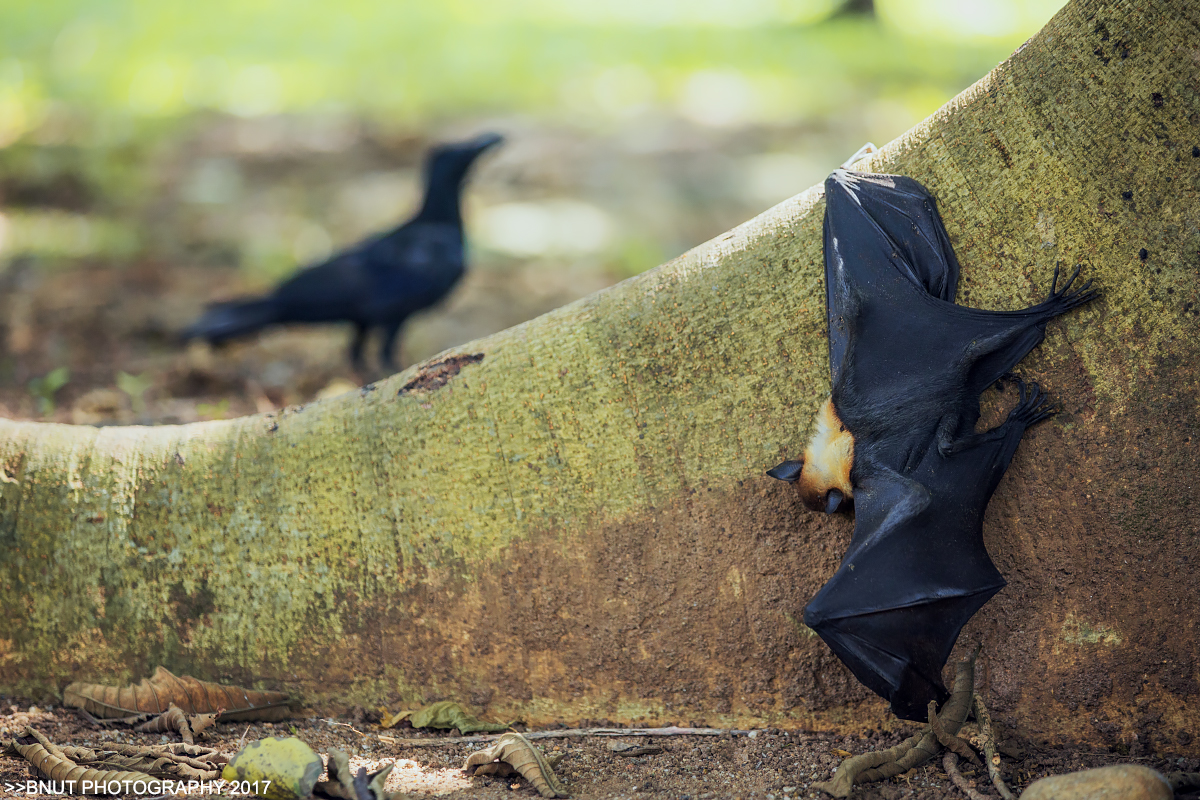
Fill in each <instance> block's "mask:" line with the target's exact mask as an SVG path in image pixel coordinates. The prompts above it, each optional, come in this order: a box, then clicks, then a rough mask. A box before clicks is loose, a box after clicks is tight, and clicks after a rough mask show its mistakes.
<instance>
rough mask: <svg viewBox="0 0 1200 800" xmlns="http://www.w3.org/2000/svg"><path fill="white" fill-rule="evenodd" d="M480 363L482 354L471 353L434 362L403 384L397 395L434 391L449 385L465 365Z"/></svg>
mask: <svg viewBox="0 0 1200 800" xmlns="http://www.w3.org/2000/svg"><path fill="white" fill-rule="evenodd" d="M480 361H483V353H471V354H469V355H464V356H450V357H449V358H443V359H442V360H441V361H437V362H434V363H433V364H430V365H429V366H427V367H422V368H421V371H420V372H418V373H417V377H415V378H413V379H412V380H411V381H409V382H408V383H406V384H404V386H403V387H401V389H400V391H399V393H398V394H399V395H406V394H408V393H409V392H433V391H436V390H438V389H440V388H442V387H443V386H445V385H446V384H447V383H449V382H450V379H451V378H453V377H454V376H455V375H457V374H458V373H459V372H460V371H461V370H462V368H463V367H465V366H466V365H467V364H478V363H479V362H480Z"/></svg>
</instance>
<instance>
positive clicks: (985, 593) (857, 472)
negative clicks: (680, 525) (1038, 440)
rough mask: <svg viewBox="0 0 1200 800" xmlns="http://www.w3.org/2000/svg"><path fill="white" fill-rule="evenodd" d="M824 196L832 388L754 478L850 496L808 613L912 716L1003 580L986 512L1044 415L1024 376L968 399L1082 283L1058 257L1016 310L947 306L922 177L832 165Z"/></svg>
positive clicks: (949, 260) (1084, 296) (844, 499)
mask: <svg viewBox="0 0 1200 800" xmlns="http://www.w3.org/2000/svg"><path fill="white" fill-rule="evenodd" d="M825 197H826V211H825V276H826V297H827V302H828V313H829V351H830V371H831V375H832V379H833V390H832V395H831V397H830V400H829V401H828V403H827V404H826V405H825V406H824V407H823V408H822V409H821V410H820V411H819V413H818V419H817V422H816V425H815V433H814V436H813V439H812V441H811V442H810V444H809V446H808V448H807V449H806V451H805V458H804V459H803V460H802V461H789V462H784V463H783V464H780V465H779V466H777V467H775V468H774V469H772V470H771V471H770V473H769V474H771V475H772V476H773V477H777V478H780V479H782V480H787V481H791V482H794V483H795V485H796V487H797V489H798V490H799V492H800V494H801V496H802V497H803V499H804V501H805V503H806V504H807V505H808V506H809V507H810V508H813V509H816V510H824V511H826V512H830V513H832V512H833V511H836V510H838V509H839V508H842V509H845V508H846V507H847V506H848V505H849V502H850V501H852V502H853V504H854V509H855V527H854V536H853V539H852V541H851V544H850V548H849V550H848V551H847V552H846V555H845V557H844V558H843V560H842V564H841V567H840V568H839V569H838V571H837V573H836V574H835V575H834V577H833V578H832V579H831V580H830V581H829V583H827V584H826V585H825V586H824V587H823V588H822V589H821V591H820V592H818V593H817V596H816V597H815V598H814V599H813V601H812V602H811V603H810V604H809V606H808V607H807V608H806V609H805V615H804V618H805V622H806V624H808V625H809V627H811V628H812V629H813V630H815V631H816V632H817V633H818V634H820V636H821V637H822V638H823V639H824V640H825V641H826V642H827V643H828V644H829V646H830V647H831V649H833V651H834V652H835V653H837V655H838V656H839V657H840V658H841V659H842V661H843V662H845V663H846V664H847V665H848V666H849V667H850V668H851V670H853V671H854V673H855V675H857V676H858V678H859V679H860V680H861V681H863V683H865V684H866V685H867V686H868V687H870V688H871V689H872V690H874V691H875V692H877V693H879V694H880V695H882V696H883V697H885V698H887V699H889V700H890V701H891V702H892V708H893V710H894V711H895V712H896V713H897V715H899V716H901V717H904V718H906V719H920V720H923V719H925V716H926V706H927V704H928V702H929V701H930V700H937V701H939V702H941V701H943V700H945V698H946V689H945V686H944V684H943V683H942V678H941V670H942V667H943V666H944V664H945V662H946V659H947V658H948V657H949V655H950V650H951V649H952V648H953V646H954V642H955V640H956V639H957V638H958V633H959V631H960V630H961V628H962V626H963V625H964V624H965V623H966V621H967V620H968V619H969V618H970V617H971V615H972V614H974V613H975V612H976V611H977V610H978V609H979V608H980V607H981V606H982V605H983V604H984V603H985V602H987V600H988V598H990V597H991V596H992V595H993V594H995V593H996V592H997V591H999V590H1000V588H1001V587H1003V586H1004V579H1003V578H1002V577H1001V576H1000V574H999V572H997V570H996V568H995V566H994V565H993V564H992V562H991V559H990V558H989V557H988V554H987V551H986V550H985V549H984V546H983V538H982V519H983V512H984V510H985V509H986V508H987V503H988V500H989V499H990V498H991V496H992V492H993V491H994V490H995V488H996V486H997V484H998V483H999V481H1000V478H1001V477H1002V476H1003V474H1004V471H1005V469H1007V467H1008V464H1009V461H1010V460H1011V459H1012V456H1013V454H1014V453H1015V452H1016V448H1017V445H1018V444H1019V443H1020V440H1021V436H1022V434H1023V433H1024V431H1025V428H1026V427H1028V426H1029V425H1031V424H1033V423H1034V422H1037V421H1039V420H1041V419H1043V418H1044V417H1046V416H1048V415H1049V413H1050V412H1049V411H1048V410H1047V409H1046V408H1045V407H1044V405H1043V403H1044V397H1043V395H1042V394H1041V392H1040V391H1039V390H1038V389H1037V387H1036V386H1034V387H1032V390H1031V391H1028V392H1027V391H1026V387H1025V385H1024V384H1023V383H1022V384H1021V401H1020V403H1019V404H1018V406H1017V408H1016V409H1014V410H1013V411H1012V413H1011V414H1010V415H1009V418H1008V419H1007V421H1005V422H1004V423H1003V424H1001V425H1000V426H998V427H997V428H995V429H993V430H990V431H987V432H984V433H976V432H975V425H976V423H977V422H978V421H979V395H980V394H981V393H982V392H983V391H984V389H986V388H987V387H989V386H991V385H992V384H994V383H995V382H996V381H997V380H999V379H1000V378H1002V377H1003V376H1005V375H1006V374H1007V373H1008V371H1009V370H1010V369H1012V367H1014V366H1015V365H1016V364H1017V362H1019V361H1020V360H1021V359H1022V358H1024V357H1025V355H1026V354H1027V353H1028V352H1029V351H1030V350H1032V349H1033V348H1034V347H1036V346H1037V345H1038V344H1039V343H1040V342H1041V341H1042V339H1043V337H1044V336H1045V327H1046V323H1047V322H1049V321H1050V320H1051V319H1053V318H1054V317H1056V316H1058V315H1059V314H1062V313H1065V312H1066V311H1068V310H1070V309H1071V308H1074V307H1076V306H1078V305H1081V304H1083V303H1086V302H1088V301H1090V300H1091V299H1092V298H1093V297H1095V296H1096V293H1095V292H1094V291H1091V290H1090V288H1089V285H1088V284H1085V285H1084V286H1082V287H1080V288H1078V289H1076V290H1074V291H1072V290H1071V285H1072V284H1073V283H1074V280H1075V276H1072V278H1071V279H1070V280H1068V281H1067V283H1066V285H1065V286H1064V287H1063V288H1062V289H1061V290H1059V289H1058V287H1057V270H1056V272H1055V285H1054V287H1052V289H1051V291H1050V296H1049V297H1048V298H1047V299H1046V300H1045V301H1044V302H1042V303H1039V304H1038V305H1035V306H1032V307H1030V308H1027V309H1024V310H1021V311H983V310H978V309H972V308H966V307H964V306H959V305H955V303H954V294H955V291H956V288H957V285H958V272H959V266H958V261H957V259H956V258H955V256H954V251H953V249H952V248H951V247H950V243H949V240H948V239H947V237H946V232H945V228H944V227H943V226H942V222H941V219H940V218H939V216H938V214H937V210H936V207H935V203H934V199H933V197H932V196H931V195H930V194H929V193H928V192H926V191H925V189H924V188H923V187H922V186H921V185H920V184H919V183H917V182H916V181H914V180H912V179H911V178H905V177H900V176H892V175H863V174H858V173H853V172H847V171H845V170H838V171H836V172H834V173H833V174H832V175H831V176H830V177H829V179H828V180H827V181H826V182H825ZM1077 272H1078V271H1077ZM1014 380H1015V379H1014ZM1018 382H1019V381H1018Z"/></svg>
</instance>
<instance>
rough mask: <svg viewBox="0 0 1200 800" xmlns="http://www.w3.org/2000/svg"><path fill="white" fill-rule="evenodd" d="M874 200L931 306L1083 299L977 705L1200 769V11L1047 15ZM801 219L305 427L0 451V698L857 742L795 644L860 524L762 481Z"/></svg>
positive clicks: (1109, 8) (1041, 437) (939, 122)
mask: <svg viewBox="0 0 1200 800" xmlns="http://www.w3.org/2000/svg"><path fill="white" fill-rule="evenodd" d="M869 168H870V169H872V170H874V171H886V172H898V173H903V174H907V175H911V176H913V177H915V178H917V179H918V180H920V181H921V182H923V183H924V184H925V185H926V186H928V187H929V188H930V190H931V191H932V192H933V193H934V194H935V195H936V196H937V197H938V199H939V204H940V208H941V212H942V216H943V219H944V220H945V223H946V225H947V228H948V229H949V232H950V236H951V240H952V242H953V244H954V246H955V247H956V249H957V252H958V254H959V258H960V260H961V261H962V263H963V278H962V282H961V286H960V289H959V298H958V299H959V302H961V303H964V304H969V305H973V306H979V307H986V308H1016V307H1021V306H1025V305H1029V304H1031V303H1033V302H1035V301H1037V300H1038V299H1040V298H1041V297H1042V296H1043V295H1044V294H1045V293H1046V291H1047V288H1048V285H1049V281H1050V275H1051V272H1052V270H1053V268H1054V265H1055V263H1057V262H1060V261H1061V262H1064V264H1065V265H1068V266H1073V265H1074V264H1076V263H1082V264H1083V265H1084V271H1085V273H1086V275H1087V276H1088V277H1094V278H1096V280H1097V283H1098V284H1100V285H1101V286H1102V287H1103V289H1104V292H1105V295H1104V298H1103V299H1102V300H1101V301H1099V302H1097V303H1094V304H1092V305H1090V306H1088V307H1086V308H1084V309H1082V310H1080V311H1078V312H1074V313H1072V314H1071V315H1069V316H1067V317H1066V318H1064V319H1061V320H1058V321H1056V322H1054V323H1052V324H1051V326H1050V330H1049V335H1048V337H1047V340H1046V343H1045V344H1044V345H1043V347H1042V348H1041V349H1040V350H1038V351H1036V352H1035V353H1034V354H1033V355H1031V356H1030V357H1029V358H1028V359H1027V360H1026V361H1025V362H1024V363H1023V364H1022V365H1021V366H1020V368H1019V370H1020V371H1021V372H1022V373H1023V374H1024V375H1025V376H1026V377H1029V378H1034V379H1036V380H1038V381H1040V382H1041V383H1042V385H1043V386H1044V387H1046V388H1047V389H1048V391H1049V392H1050V393H1051V394H1052V396H1053V397H1054V398H1056V399H1057V400H1059V401H1060V402H1061V404H1062V406H1063V411H1062V413H1061V414H1060V415H1059V416H1058V417H1056V418H1055V419H1053V420H1052V421H1050V422H1047V423H1044V424H1042V425H1040V426H1038V427H1036V428H1035V429H1033V430H1032V431H1030V432H1029V434H1028V435H1027V437H1026V441H1025V442H1024V444H1023V445H1022V447H1021V450H1020V451H1019V452H1018V454H1017V457H1016V460H1015V462H1014V463H1013V465H1012V468H1011V469H1010V470H1009V473H1008V475H1007V477H1006V478H1005V481H1004V483H1003V484H1002V486H1001V488H1000V490H999V492H998V493H997V495H996V497H995V499H994V500H993V501H992V505H991V508H990V510H989V513H988V518H987V523H986V526H985V531H986V537H987V543H988V547H989V548H990V550H991V552H992V554H993V556H994V558H995V560H996V562H997V564H998V566H999V567H1000V570H1001V572H1003V573H1004V574H1005V576H1006V577H1007V578H1008V580H1009V581H1010V584H1009V586H1008V588H1007V589H1005V590H1004V591H1003V592H1001V593H1000V595H998V596H997V597H996V598H995V599H994V600H993V601H992V602H991V603H989V604H988V605H987V606H985V607H984V609H983V611H982V612H980V614H978V615H977V616H976V618H975V620H973V622H972V623H971V625H970V626H969V627H968V629H967V631H966V632H965V634H964V638H963V642H964V644H965V643H966V642H967V641H968V640H970V641H975V640H982V641H983V642H984V643H985V648H986V649H985V651H984V656H983V657H982V659H981V667H982V669H981V682H982V687H983V690H984V693H985V696H987V697H989V701H990V702H991V703H992V705H993V708H994V710H995V711H996V712H997V715H998V716H1000V717H1002V718H1005V719H1007V720H1008V721H1009V722H1010V723H1011V724H1017V725H1020V726H1024V727H1025V728H1026V729H1027V730H1028V731H1029V732H1031V733H1033V734H1035V735H1039V736H1044V737H1056V736H1067V737H1073V738H1081V739H1088V740H1094V741H1104V742H1107V743H1109V744H1114V745H1120V744H1121V743H1125V744H1132V743H1134V742H1141V743H1145V742H1146V741H1147V737H1149V738H1150V741H1151V743H1154V744H1162V743H1163V742H1160V741H1159V740H1158V739H1156V738H1155V737H1172V736H1174V735H1175V734H1176V732H1178V733H1179V737H1180V738H1179V739H1178V740H1175V739H1170V738H1168V739H1167V740H1166V743H1168V744H1170V745H1171V746H1172V747H1180V748H1183V749H1186V750H1191V751H1195V750H1196V748H1197V747H1198V746H1200V745H1198V743H1197V742H1195V741H1193V740H1189V739H1188V738H1187V734H1186V733H1185V730H1186V727H1187V725H1186V721H1187V720H1188V719H1191V720H1194V719H1197V718H1200V700H1198V698H1200V692H1197V680H1198V675H1197V663H1196V660H1195V654H1196V653H1197V652H1198V651H1200V648H1198V646H1197V645H1198V644H1200V641H1198V638H1200V637H1198V632H1197V609H1196V600H1195V585H1196V582H1197V578H1198V575H1197V564H1198V563H1200V556H1198V555H1197V552H1200V551H1198V548H1197V545H1198V544H1200V533H1198V531H1200V525H1198V524H1197V522H1196V519H1197V515H1198V512H1200V501H1198V500H1197V499H1196V498H1195V490H1196V487H1195V486H1194V480H1195V478H1196V472H1197V457H1196V455H1195V453H1196V449H1197V444H1198V442H1200V407H1198V404H1197V391H1196V390H1197V364H1198V363H1200V344H1198V339H1197V335H1196V334H1197V332H1198V329H1200V320H1198V317H1197V314H1198V313H1200V309H1198V308H1197V305H1198V304H1200V297H1198V296H1197V293H1198V290H1200V279H1198V276H1197V265H1198V264H1200V199H1198V194H1197V190H1198V189H1200V11H1198V10H1197V6H1196V4H1195V3H1193V2H1191V0H1158V2H1152V1H1148V2H1144V3H1140V4H1136V5H1135V4H1133V3H1125V2H1111V1H1102V0H1087V1H1080V2H1072V3H1071V4H1070V5H1068V6H1067V8H1066V9H1064V10H1063V11H1062V12H1061V13H1060V14H1059V15H1058V16H1057V17H1056V18H1055V19H1054V20H1053V21H1052V22H1051V23H1050V24H1049V25H1048V26H1047V27H1046V29H1045V30H1043V31H1042V32H1041V33H1040V34H1038V35H1037V36H1036V37H1035V38H1034V39H1032V40H1031V41H1030V42H1029V43H1028V44H1027V45H1026V46H1025V47H1023V48H1022V49H1021V50H1019V51H1018V52H1017V53H1016V54H1014V56H1013V57H1012V58H1011V59H1010V60H1009V61H1007V62H1005V63H1004V64H1002V65H1000V66H999V67H997V68H996V70H994V71H993V72H992V73H991V74H990V75H988V76H987V77H985V78H984V79H983V80H981V81H980V82H979V83H978V84H976V85H975V86H973V87H972V88H971V89H969V90H967V91H966V92H964V93H963V94H962V95H961V96H960V97H958V98H956V99H955V100H954V101H953V102H951V103H950V104H948V105H947V106H946V107H945V108H943V109H942V110H941V111H939V112H938V113H937V114H936V115H935V116H934V117H932V118H931V119H929V120H928V121H926V122H925V123H923V124H921V125H920V126H918V127H917V128H916V129H914V130H913V131H911V132H910V133H908V134H907V135H905V136H904V137H902V138H901V139H899V140H897V141H896V142H893V143H892V144H891V145H890V146H888V147H887V148H886V149H885V151H884V153H883V154H882V155H880V156H877V157H875V158H874V159H873V160H872V161H871V162H869ZM822 211H823V203H822V200H821V196H820V193H819V190H817V189H812V190H809V191H808V192H805V193H803V194H801V195H799V196H797V197H796V198H794V199H793V200H791V201H788V202H786V203H783V204H782V205H780V206H778V207H776V208H774V209H772V210H770V211H768V212H766V213H765V214H763V215H762V216H760V217H758V218H756V219H754V220H752V221H750V222H748V223H746V224H745V225H743V226H741V227H739V228H737V229H735V230H733V231H731V232H730V233H728V234H726V235H724V236H722V237H720V238H718V239H717V240H714V241H712V242H710V243H708V244H706V245H704V246H702V247H699V248H697V249H695V250H693V251H692V252H690V253H688V254H686V255H684V256H682V257H680V258H678V259H676V260H675V261H672V262H671V263H668V264H665V265H663V266H662V267H660V268H658V269H657V270H654V271H653V272H650V273H648V274H646V275H643V276H641V277H639V278H636V279H633V280H630V281H627V282H625V283H623V284H621V285H620V286H617V287H614V288H613V289H610V290H608V291H605V292H601V293H599V294H597V295H594V296H592V297H589V298H587V299H585V300H582V301H580V302H578V303H575V304H573V305H570V306H567V307H565V308H562V309H560V310H558V311H556V312H554V313H551V314H548V315H546V316H544V317H541V318H539V319H536V320H533V321H532V322H529V323H526V324H524V325H521V326H519V327H517V328H514V329H512V330H509V331H505V332H503V333H500V334H498V335H496V336H493V337H489V338H487V339H484V340H481V341H478V342H474V343H472V344H470V345H466V346H464V347H462V348H459V349H458V351H456V353H457V354H458V355H468V354H483V358H482V360H470V359H460V360H459V361H456V362H454V363H453V365H452V366H451V365H443V366H441V367H433V366H431V365H428V364H427V365H423V367H421V368H419V369H417V368H414V370H409V371H408V372H406V373H404V374H402V375H399V376H397V377H394V378H392V379H390V380H388V381H384V382H382V383H380V384H378V385H376V386H374V387H373V388H367V389H364V390H362V391H358V392H353V393H351V394H347V395H343V396H342V397H340V398H335V399H332V400H329V401H325V402H321V403H317V404H314V405H311V406H308V407H305V408H301V409H289V410H286V411H284V412H281V413H279V414H276V415H271V414H267V415H259V416H255V417H248V418H245V419H239V420H233V421H229V422H211V423H202V424H196V425H188V426H182V427H163V428H105V429H99V430H97V429H93V428H87V427H71V426H59V425H44V424H16V423H8V422H5V423H2V430H3V441H2V442H0V466H2V472H0V481H2V482H0V544H2V546H3V548H4V559H3V564H2V565H0V603H2V604H3V607H4V608H5V609H6V612H5V614H4V617H3V621H2V622H0V685H2V686H4V687H6V688H7V689H15V690H25V691H29V690H33V689H35V688H36V687H38V686H43V687H44V686H52V685H56V684H57V685H61V684H62V683H63V682H65V681H67V680H68V679H73V678H82V679H89V680H104V681H110V682H111V681H121V680H125V679H127V678H130V677H134V676H140V675H145V674H148V673H149V672H150V667H151V666H152V665H155V664H162V665H164V666H166V667H168V668H169V669H171V670H173V671H175V672H177V673H191V674H194V675H197V676H198V677H201V678H208V679H219V678H222V677H228V678H233V679H236V680H237V681H239V682H254V681H260V682H262V683H264V684H270V685H273V686H279V687H284V688H290V689H293V690H297V691H299V692H301V693H303V694H304V695H305V696H306V697H308V698H309V702H319V701H322V700H324V701H333V702H368V701H369V702H376V701H380V700H384V699H391V700H396V699H397V698H403V699H405V700H433V699H438V698H442V697H453V698H456V699H461V700H464V701H468V702H474V703H477V704H485V705H490V707H491V710H492V711H493V712H494V713H495V714H497V715H498V718H511V717H512V716H514V715H517V714H519V715H522V716H524V718H526V719H528V720H531V721H538V720H544V719H547V718H559V719H578V718H593V719H596V718H607V719H610V720H631V719H633V720H636V719H640V718H647V719H656V720H664V719H665V720H668V721H671V720H674V721H680V722H686V721H688V720H705V721H710V722H712V723H727V722H738V723H739V724H752V723H753V722H755V721H756V720H760V721H761V720H773V721H775V722H778V723H782V724H788V723H789V721H790V722H791V723H794V724H805V725H813V726H823V725H853V724H860V723H864V722H868V723H869V722H877V721H879V720H881V719H883V718H884V717H885V716H886V712H885V710H884V707H883V705H882V704H881V703H880V702H878V701H876V700H874V699H872V698H871V697H870V696H869V695H868V693H867V692H866V691H865V690H864V689H862V688H861V687H859V686H858V685H857V683H856V682H855V681H854V680H853V679H852V678H851V677H850V676H849V674H848V673H847V672H846V671H845V670H844V669H843V668H842V667H841V666H840V664H838V663H837V662H836V660H834V659H833V658H832V656H830V655H829V654H828V651H827V650H826V648H825V647H824V645H823V644H822V643H821V642H820V641H819V640H818V639H817V638H816V637H814V636H813V635H812V633H811V632H810V631H808V630H807V629H805V628H804V627H803V626H802V625H801V624H800V623H799V622H798V620H799V619H800V614H801V610H802V608H803V606H804V605H805V603H806V602H807V601H808V600H809V599H810V598H811V596H812V595H813V593H814V592H815V591H816V589H817V588H818V587H819V586H820V585H821V584H822V583H823V582H824V580H826V579H827V578H828V576H829V575H830V574H832V572H833V570H834V568H835V567H836V564H837V562H838V559H839V557H840V555H841V553H842V551H843V550H844V548H845V545H846V542H847V541H848V538H849V532H850V528H851V523H850V522H849V520H845V519H841V518H837V519H827V518H823V517H818V516H816V515H812V514H809V513H808V512H806V511H805V510H804V509H803V508H802V507H801V506H800V505H799V503H798V502H797V501H796V499H795V498H794V495H793V494H792V493H790V492H788V491H786V489H785V487H783V486H782V485H780V484H777V483H775V482H773V481H771V480H770V479H768V478H766V477H764V476H763V471H764V469H766V468H767V467H769V466H771V465H772V464H774V463H776V462H777V461H778V460H779V459H780V458H781V457H784V456H789V455H794V454H796V453H797V452H799V450H800V448H801V447H802V444H803V442H804V439H805V437H806V434H807V428H808V424H809V419H810V417H811V414H812V412H813V411H814V409H815V408H816V407H817V405H818V403H819V402H820V401H821V399H822V398H823V397H824V395H825V394H826V393H827V391H828V363H827V355H826V340H825V318H824V294H823V271H822V256H821V238H820V230H821V216H822ZM931 357H932V356H931ZM455 368H457V370H458V371H457V372H455ZM418 373H419V374H420V376H423V377H422V379H420V380H417V382H416V383H415V384H412V385H411V386H409V388H408V389H407V390H404V391H402V387H405V386H408V385H409V384H410V382H412V381H414V380H415V379H417V378H418ZM1002 400H1003V398H1001V400H1000V401H995V402H993V401H991V400H989V401H988V403H989V405H990V406H992V407H995V406H996V405H997V404H998V403H1000V402H1002ZM1135 707H1136V709H1137V712H1136V713H1130V709H1133V708H1135ZM1135 734H1136V736H1137V738H1136V739H1135V738H1134V737H1135ZM1135 746H1136V745H1135Z"/></svg>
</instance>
